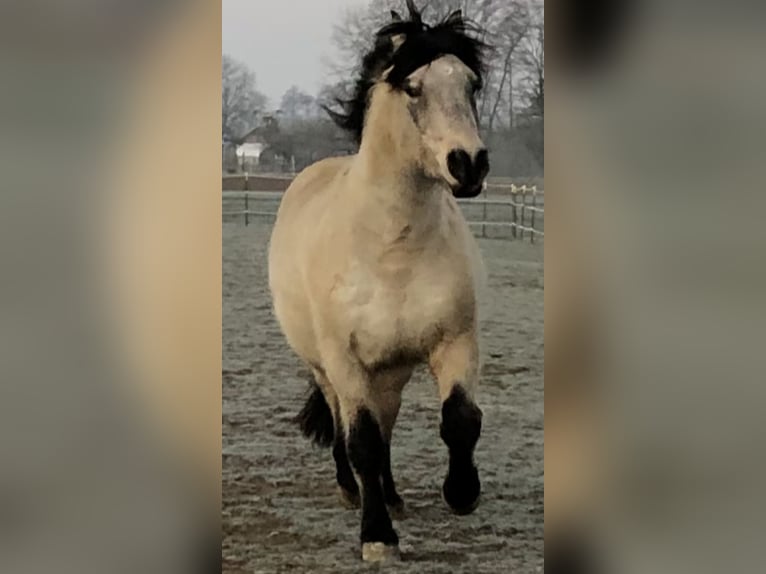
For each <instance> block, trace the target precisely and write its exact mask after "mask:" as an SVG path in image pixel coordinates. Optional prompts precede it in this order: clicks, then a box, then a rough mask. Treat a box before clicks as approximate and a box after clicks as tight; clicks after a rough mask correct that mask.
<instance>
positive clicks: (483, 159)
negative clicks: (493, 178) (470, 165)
mask: <svg viewBox="0 0 766 574" xmlns="http://www.w3.org/2000/svg"><path fill="white" fill-rule="evenodd" d="M474 173H475V175H476V179H477V180H478V181H481V180H483V179H484V178H485V177H487V174H488V173H489V152H488V151H487V150H486V149H480V150H479V153H477V154H476V161H475V163H474Z"/></svg>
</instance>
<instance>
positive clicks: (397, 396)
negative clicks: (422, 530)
mask: <svg viewBox="0 0 766 574" xmlns="http://www.w3.org/2000/svg"><path fill="white" fill-rule="evenodd" d="M375 403H376V406H377V408H378V412H379V413H380V421H381V431H382V433H383V439H384V443H385V456H384V458H383V470H382V476H381V479H382V481H383V496H384V498H385V500H386V505H387V506H388V507H389V509H390V510H391V512H392V513H393V514H394V515H395V516H399V517H401V515H402V514H403V513H404V501H403V500H402V497H401V496H399V493H397V492H396V484H395V483H394V475H393V472H392V470H391V436H392V434H393V430H394V424H396V417H397V416H398V415H399V407H400V406H401V404H402V393H401V388H398V389H397V388H390V389H386V390H384V391H383V392H382V393H376V396H375Z"/></svg>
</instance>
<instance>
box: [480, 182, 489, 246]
mask: <svg viewBox="0 0 766 574" xmlns="http://www.w3.org/2000/svg"><path fill="white" fill-rule="evenodd" d="M484 185H485V186H484V193H483V195H484V217H483V218H482V220H481V221H482V224H481V236H482V237H487V226H486V224H485V223H484V222H486V221H487V201H488V200H489V186H488V185H486V183H485V184H484Z"/></svg>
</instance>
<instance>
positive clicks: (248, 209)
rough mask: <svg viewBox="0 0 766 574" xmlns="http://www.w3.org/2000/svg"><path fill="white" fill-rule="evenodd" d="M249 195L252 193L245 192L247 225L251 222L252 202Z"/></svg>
mask: <svg viewBox="0 0 766 574" xmlns="http://www.w3.org/2000/svg"><path fill="white" fill-rule="evenodd" d="M246 181H247V180H246ZM248 197H250V194H249V193H247V192H245V227H247V226H248V225H249V223H250V204H249V203H248V201H247V198H248Z"/></svg>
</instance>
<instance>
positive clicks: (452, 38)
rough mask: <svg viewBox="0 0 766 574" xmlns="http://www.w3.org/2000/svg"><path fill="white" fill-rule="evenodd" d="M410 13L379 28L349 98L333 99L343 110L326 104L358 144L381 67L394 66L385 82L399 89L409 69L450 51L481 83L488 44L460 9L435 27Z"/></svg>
mask: <svg viewBox="0 0 766 574" xmlns="http://www.w3.org/2000/svg"><path fill="white" fill-rule="evenodd" d="M409 4H410V3H409V2H408V5H409ZM410 14H411V16H410V19H409V20H400V19H397V16H395V19H394V21H393V22H392V23H390V24H388V25H386V26H384V27H383V28H381V29H380V30H379V31H378V33H377V34H376V38H375V47H374V48H373V49H372V50H371V51H370V52H368V53H367V54H366V55H365V56H364V58H363V59H362V66H361V71H360V73H359V77H358V79H357V80H356V83H355V85H354V90H353V95H352V97H351V98H350V99H348V100H343V99H337V100H336V102H337V103H338V105H340V107H341V109H342V111H340V112H336V111H333V110H331V109H329V108H327V107H325V110H326V111H327V113H328V114H329V115H330V117H331V118H332V119H333V121H335V123H336V124H338V125H339V126H340V127H341V128H343V129H344V130H346V131H348V132H350V133H351V134H353V136H354V139H355V140H356V142H357V143H359V142H361V140H362V129H363V127H364V117H365V114H366V112H367V102H368V97H369V92H370V90H371V89H372V87H373V86H374V85H375V83H376V81H378V80H379V79H380V75H381V74H382V73H383V71H384V70H387V69H388V68H391V67H393V68H392V70H391V72H390V73H389V74H388V76H387V78H386V82H387V83H389V84H391V85H392V86H394V87H395V88H397V89H401V88H402V87H403V83H404V81H405V80H406V79H407V77H408V76H409V75H410V74H412V72H414V71H415V70H417V69H418V68H420V67H421V66H425V65H426V64H429V63H431V62H433V61H434V60H436V59H438V58H440V57H442V56H446V55H449V54H451V55H454V56H456V57H457V58H459V59H460V60H461V61H462V62H463V63H464V64H465V65H466V66H468V68H470V69H471V71H472V72H473V73H474V74H476V75H477V76H478V77H479V81H480V82H481V80H482V77H483V74H484V63H483V56H484V51H485V49H486V47H487V45H486V44H485V43H484V42H482V41H481V40H480V39H479V38H478V37H477V35H478V34H479V33H480V31H481V30H480V28H479V27H478V26H476V25H475V24H473V23H472V22H470V21H468V20H466V19H464V18H463V16H462V14H461V13H460V12H453V13H452V14H450V15H449V16H447V17H446V18H445V19H444V20H442V21H441V22H440V23H438V24H436V25H435V26H429V25H427V24H424V23H423V21H422V19H421V18H420V14H419V13H418V12H416V11H415V12H413V10H412V8H411V9H410ZM399 35H404V38H405V39H404V42H403V43H402V44H401V46H400V47H399V49H398V50H396V51H394V42H393V37H395V36H399Z"/></svg>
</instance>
